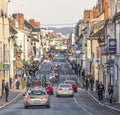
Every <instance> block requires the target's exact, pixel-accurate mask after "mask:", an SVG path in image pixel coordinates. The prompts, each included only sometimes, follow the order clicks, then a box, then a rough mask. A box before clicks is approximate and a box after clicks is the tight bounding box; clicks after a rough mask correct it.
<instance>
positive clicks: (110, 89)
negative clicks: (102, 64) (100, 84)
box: [108, 83, 113, 103]
mask: <svg viewBox="0 0 120 115" xmlns="http://www.w3.org/2000/svg"><path fill="white" fill-rule="evenodd" d="M108 94H109V102H110V103H112V98H113V85H111V83H109V84H108Z"/></svg>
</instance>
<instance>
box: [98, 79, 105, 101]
mask: <svg viewBox="0 0 120 115" xmlns="http://www.w3.org/2000/svg"><path fill="white" fill-rule="evenodd" d="M97 90H98V96H99V101H103V93H104V85H103V84H102V81H100V83H99V84H98V88H97Z"/></svg>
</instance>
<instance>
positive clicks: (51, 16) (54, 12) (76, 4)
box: [9, 0, 97, 26]
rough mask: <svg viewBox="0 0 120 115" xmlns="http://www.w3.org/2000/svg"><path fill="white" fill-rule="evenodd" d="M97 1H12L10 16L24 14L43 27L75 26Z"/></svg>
mask: <svg viewBox="0 0 120 115" xmlns="http://www.w3.org/2000/svg"><path fill="white" fill-rule="evenodd" d="M96 3H97V0H10V3H9V15H11V14H12V13H23V14H24V17H25V19H27V20H29V19H35V21H40V23H41V26H42V25H47V26H50V25H54V26H59V25H66V24H70V25H72V24H75V23H77V22H78V21H79V20H80V19H83V12H84V10H85V9H92V8H93V7H94V6H95V5H96Z"/></svg>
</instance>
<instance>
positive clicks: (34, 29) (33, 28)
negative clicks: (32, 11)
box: [24, 20, 40, 32]
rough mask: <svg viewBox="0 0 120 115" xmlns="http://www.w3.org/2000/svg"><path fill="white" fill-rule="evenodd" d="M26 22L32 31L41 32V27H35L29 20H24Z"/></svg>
mask: <svg viewBox="0 0 120 115" xmlns="http://www.w3.org/2000/svg"><path fill="white" fill-rule="evenodd" d="M24 24H25V26H26V27H27V28H28V29H31V30H32V32H40V28H35V27H33V26H32V25H31V24H30V23H29V22H28V21H27V20H24Z"/></svg>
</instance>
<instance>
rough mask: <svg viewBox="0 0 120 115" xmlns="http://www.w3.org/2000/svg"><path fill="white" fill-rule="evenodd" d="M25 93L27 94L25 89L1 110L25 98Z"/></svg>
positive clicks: (0, 107)
mask: <svg viewBox="0 0 120 115" xmlns="http://www.w3.org/2000/svg"><path fill="white" fill-rule="evenodd" d="M25 92H26V88H25V89H23V90H22V91H21V92H20V93H19V94H18V95H17V96H16V97H15V98H13V99H12V100H10V101H9V102H8V103H5V104H4V105H2V106H0V109H3V108H5V107H7V106H9V105H10V104H12V103H15V102H16V101H18V100H19V99H20V98H21V97H22V96H23V94H24V93H25Z"/></svg>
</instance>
